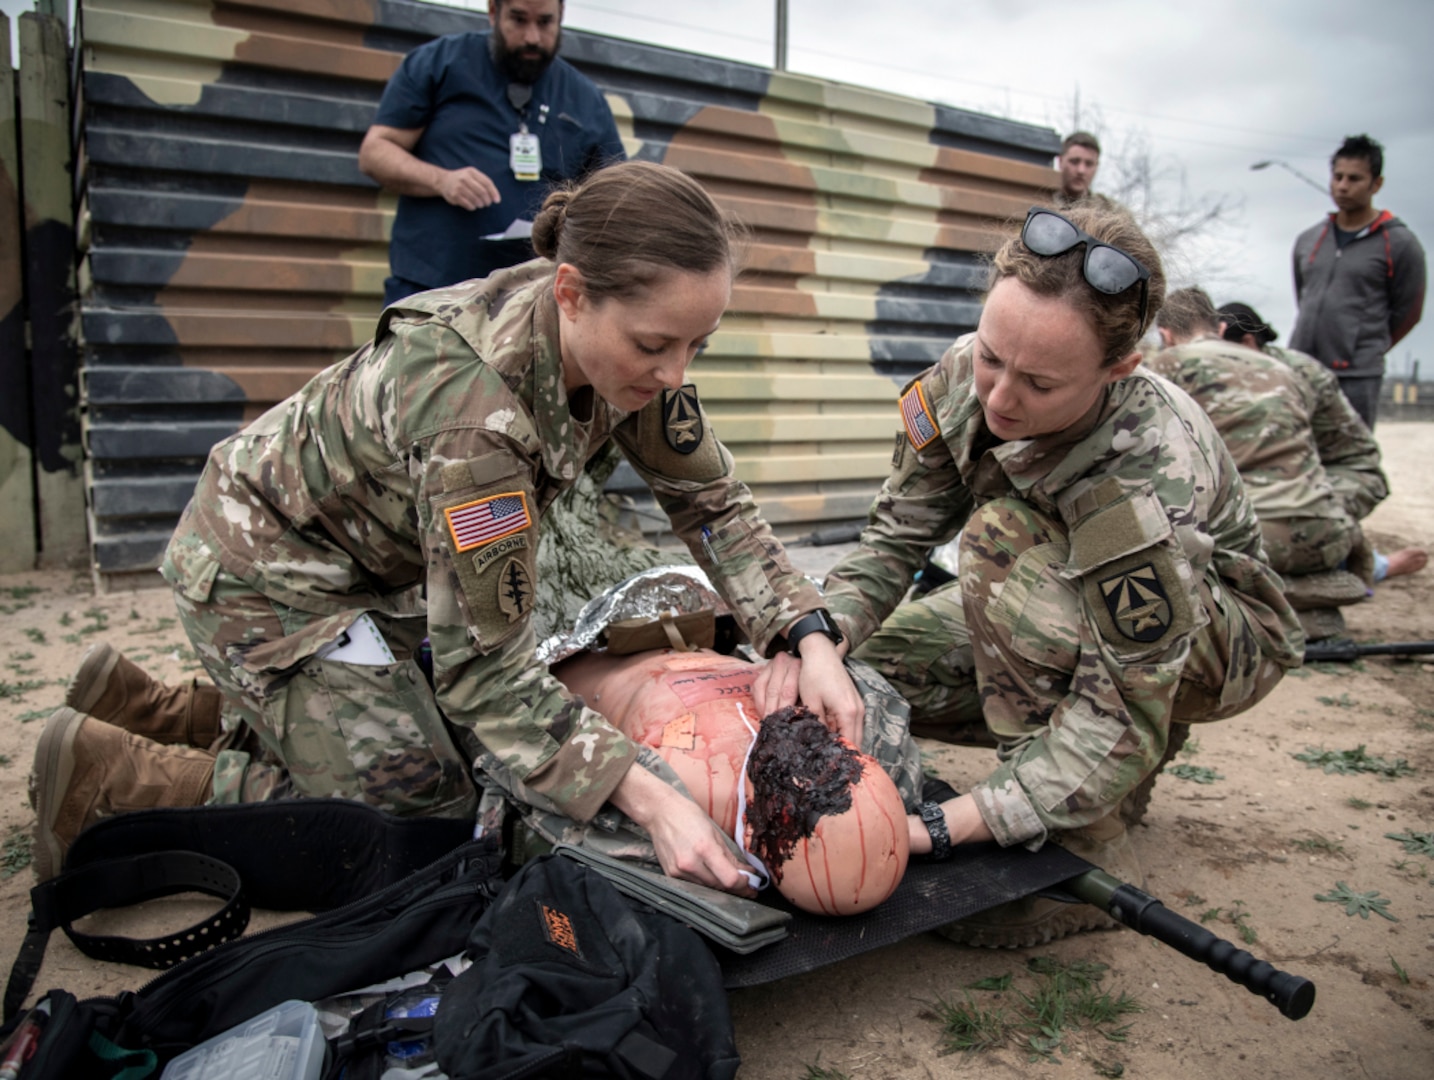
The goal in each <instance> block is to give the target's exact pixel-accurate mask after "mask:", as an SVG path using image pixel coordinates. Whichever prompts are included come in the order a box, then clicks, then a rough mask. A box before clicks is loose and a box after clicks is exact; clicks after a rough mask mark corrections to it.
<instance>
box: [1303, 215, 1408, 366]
mask: <svg viewBox="0 0 1434 1080" xmlns="http://www.w3.org/2000/svg"><path fill="white" fill-rule="evenodd" d="M1334 218H1335V215H1334V214H1330V215H1329V217H1328V218H1326V219H1325V220H1324V221H1322V222H1321V223H1320V224H1318V225H1316V226H1314V227H1313V228H1311V229H1307V230H1306V231H1305V232H1302V233H1301V234H1300V236H1299V239H1297V240H1296V241H1295V252H1294V261H1295V298H1296V299H1297V300H1298V302H1299V307H1300V310H1299V318H1298V320H1297V321H1296V322H1295V329H1294V332H1293V333H1292V334H1291V335H1290V348H1292V349H1299V350H1301V351H1302V352H1307V353H1309V354H1310V355H1311V356H1313V357H1315V358H1316V359H1318V360H1319V362H1320V363H1322V364H1324V365H1325V367H1327V368H1330V369H1332V370H1333V371H1334V373H1335V374H1336V375H1338V376H1339V377H1340V378H1342V379H1348V378H1369V377H1375V376H1380V375H1383V374H1384V354H1385V353H1387V352H1388V351H1389V349H1390V347H1391V346H1392V345H1393V344H1394V342H1396V341H1398V340H1399V339H1400V338H1402V337H1403V336H1404V335H1405V334H1407V333H1409V331H1410V330H1412V329H1414V326H1415V324H1416V323H1418V322H1419V317H1420V315H1422V314H1423V313H1424V281H1425V267H1424V249H1423V248H1422V247H1420V246H1419V241H1418V240H1417V239H1415V237H1414V234H1413V233H1412V232H1410V231H1409V228H1408V226H1406V225H1405V224H1404V222H1402V221H1400V220H1399V219H1398V218H1396V217H1395V216H1394V215H1393V214H1391V213H1390V212H1389V211H1388V210H1384V211H1381V212H1380V215H1379V216H1378V217H1377V218H1375V219H1374V221H1372V222H1371V223H1370V224H1369V225H1367V226H1365V228H1364V229H1362V230H1361V231H1360V233H1359V235H1358V236H1356V237H1355V238H1354V239H1353V240H1351V241H1350V242H1349V243H1348V244H1346V245H1345V246H1344V248H1343V249H1341V248H1340V247H1339V245H1338V244H1336V243H1335V238H1334Z"/></svg>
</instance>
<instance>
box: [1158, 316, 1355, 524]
mask: <svg viewBox="0 0 1434 1080" xmlns="http://www.w3.org/2000/svg"><path fill="white" fill-rule="evenodd" d="M1145 365H1146V367H1148V368H1149V369H1150V370H1151V371H1154V372H1156V373H1157V374H1159V375H1162V376H1164V377H1165V378H1167V379H1169V380H1170V381H1171V382H1173V383H1174V384H1175V385H1176V386H1178V387H1180V389H1182V390H1184V391H1185V392H1186V393H1187V394H1189V395H1190V396H1191V397H1192V398H1194V399H1195V402H1196V404H1198V405H1199V406H1200V408H1202V409H1204V410H1205V414H1206V415H1207V416H1209V417H1210V420H1211V421H1212V422H1213V423H1214V425H1215V430H1216V431H1218V432H1219V433H1220V437H1221V438H1222V439H1224V440H1225V445H1226V446H1227V447H1229V449H1230V456H1231V457H1233V458H1234V459H1235V466H1236V467H1237V468H1238V469H1239V470H1240V476H1241V478H1242V479H1243V480H1244V481H1245V491H1246V493H1247V494H1248V495H1249V497H1250V502H1251V504H1252V505H1253V506H1254V508H1255V513H1256V514H1257V515H1259V516H1260V517H1261V518H1266V519H1269V520H1271V521H1276V520H1284V519H1288V518H1330V519H1334V518H1343V517H1344V516H1345V514H1344V502H1343V500H1342V499H1340V497H1339V496H1338V495H1337V494H1336V493H1335V490H1334V486H1333V485H1332V484H1331V483H1330V480H1329V477H1328V476H1327V475H1326V474H1325V470H1324V466H1323V465H1321V464H1320V456H1319V449H1318V448H1317V447H1316V446H1315V440H1314V433H1313V431H1312V428H1311V420H1312V418H1311V416H1310V412H1309V407H1308V400H1307V398H1306V395H1305V392H1304V389H1305V388H1304V384H1303V383H1301V381H1300V380H1299V379H1298V378H1296V376H1295V374H1294V372H1293V371H1292V370H1291V369H1290V368H1289V366H1288V365H1286V364H1282V363H1280V362H1279V361H1278V360H1275V359H1273V358H1271V357H1268V356H1265V355H1264V354H1263V353H1260V352H1256V351H1255V350H1253V349H1247V348H1245V347H1244V346H1243V345H1237V344H1234V343H1233V342H1229V341H1222V340H1220V339H1219V338H1203V339H1201V340H1199V341H1192V342H1190V343H1188V344H1185V345H1176V346H1174V347H1173V348H1169V349H1165V350H1163V351H1161V352H1159V353H1156V354H1155V355H1154V356H1152V357H1150V358H1148V359H1147V360H1146V361H1145Z"/></svg>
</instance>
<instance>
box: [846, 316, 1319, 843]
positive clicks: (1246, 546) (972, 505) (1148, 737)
mask: <svg viewBox="0 0 1434 1080" xmlns="http://www.w3.org/2000/svg"><path fill="white" fill-rule="evenodd" d="M972 363H973V357H972V345H971V340H970V339H969V338H968V339H963V340H961V341H958V342H956V344H955V345H953V346H952V347H951V349H949V350H948V351H947V353H946V355H945V356H944V357H943V358H942V359H941V361H940V362H939V363H937V364H936V365H935V366H934V367H932V368H931V369H929V370H928V371H927V372H926V373H925V374H923V375H922V376H920V377H919V378H918V379H917V380H915V381H914V382H913V383H911V384H910V385H909V386H908V387H907V389H906V391H905V392H904V393H903V395H902V409H901V412H902V418H903V421H904V423H903V429H902V431H901V432H900V433H899V434H898V435H897V442H896V449H895V455H894V460H893V470H892V474H891V476H890V477H889V478H888V479H887V481H886V483H885V485H884V486H883V488H882V490H881V493H880V494H879V495H878V496H877V498H876V501H875V502H874V503H873V505H872V508H871V512H870V517H869V521H868V525H867V527H866V530H865V531H864V532H863V534H862V538H861V546H860V548H859V549H858V550H857V551H855V552H853V553H852V554H850V555H848V556H847V557H846V558H844V559H843V560H842V561H841V562H840V563H839V564H838V565H837V566H836V568H835V569H833V571H832V572H831V574H830V575H828V577H827V580H826V586H825V591H826V597H827V606H828V608H829V609H830V610H831V612H832V614H833V616H834V617H835V618H836V620H837V622H838V623H839V624H840V625H841V628H842V630H843V631H845V632H846V633H847V634H848V635H850V637H851V639H852V640H853V642H854V643H860V642H862V641H864V640H866V638H867V637H868V636H870V635H871V634H872V633H873V632H874V631H875V630H876V628H877V627H878V626H879V625H880V624H881V622H882V621H883V620H884V619H885V618H886V616H887V615H888V614H890V613H891V612H892V611H893V610H894V608H895V607H896V605H897V603H898V602H899V601H900V599H901V597H902V596H903V594H904V593H905V591H906V588H907V586H908V585H909V584H910V583H911V580H912V577H913V574H914V573H915V571H916V570H917V569H918V567H919V566H920V565H921V564H922V561H923V560H924V558H925V556H926V554H927V552H928V550H929V549H930V548H932V547H933V546H935V545H939V544H943V543H945V542H947V541H948V540H950V539H951V538H952V537H953V536H955V535H956V533H957V532H958V530H960V529H961V528H962V527H963V526H964V525H965V524H966V522H967V519H968V518H969V517H970V516H971V515H972V513H973V510H975V509H976V508H978V507H980V506H982V505H984V504H986V503H988V502H991V501H992V500H995V499H1016V500H1020V501H1022V502H1024V503H1026V504H1028V505H1029V506H1031V507H1032V509H1033V510H1034V511H1036V512H1038V513H1039V514H1041V515H1043V516H1044V517H1045V518H1048V519H1050V520H1051V521H1053V522H1056V523H1060V524H1062V525H1063V526H1064V529H1065V531H1066V533H1067V536H1068V538H1069V554H1068V556H1066V558H1065V560H1064V564H1063V565H1062V566H1060V567H1056V568H1055V570H1056V572H1057V573H1058V577H1059V579H1060V580H1061V581H1062V582H1065V583H1068V584H1069V585H1070V586H1071V587H1072V588H1073V589H1075V590H1078V595H1079V596H1080V597H1081V599H1080V601H1079V604H1078V608H1077V610H1078V612H1079V614H1078V615H1073V616H1072V619H1073V621H1071V622H1067V621H1066V620H1064V619H1063V618H1060V617H1054V618H1052V619H1043V620H1037V621H1033V622H1032V623H1031V624H1030V625H1029V626H1028V627H1027V629H1026V631H1025V632H1026V635H1027V636H1026V637H1024V638H1020V639H1019V640H1018V641H1017V642H1016V648H1017V649H1019V650H1020V652H1021V654H1022V655H1023V656H1027V657H1054V656H1068V655H1072V654H1075V655H1078V657H1079V664H1080V668H1079V672H1078V673H1077V672H1072V671H1066V672H1065V674H1064V677H1063V680H1062V679H1061V673H1060V672H1057V671H1052V679H1053V683H1052V689H1053V695H1052V696H1053V698H1056V699H1058V700H1055V701H1054V702H1053V707H1052V711H1051V713H1050V714H1049V716H1048V717H1047V718H1046V728H1045V730H1046V731H1048V732H1056V731H1058V730H1059V731H1062V738H1064V739H1066V741H1067V743H1069V741H1070V740H1072V739H1074V740H1077V741H1079V740H1080V739H1082V738H1084V737H1085V736H1084V735H1083V734H1082V732H1091V731H1095V730H1097V729H1099V731H1101V732H1111V731H1121V732H1127V733H1129V736H1128V737H1125V738H1121V739H1118V740H1115V741H1113V742H1111V741H1109V740H1107V741H1106V742H1105V743H1102V745H1103V746H1107V748H1108V749H1107V750H1106V751H1102V753H1105V755H1106V760H1103V761H1102V762H1100V763H1099V764H1097V765H1095V766H1091V767H1089V768H1088V767H1087V765H1088V764H1089V763H1088V762H1087V761H1086V760H1085V758H1083V757H1082V756H1081V755H1080V754H1070V753H1067V750H1068V749H1069V747H1068V746H1065V745H1062V746H1056V745H1054V744H1053V742H1052V740H1050V739H1047V738H1041V737H1028V738H1025V739H1024V740H1023V741H1020V742H1019V743H1016V744H1014V745H1013V747H1012V748H1011V749H1010V751H1009V753H1008V752H1005V751H1003V760H1002V763H1001V765H1000V766H999V767H998V768H997V770H996V771H995V772H994V773H992V775H991V776H989V777H988V778H986V779H985V780H983V781H982V782H981V783H980V784H978V785H976V786H975V788H973V793H974V794H976V796H977V798H978V801H980V800H982V799H983V798H985V797H986V796H987V795H990V798H988V799H987V800H986V801H988V802H990V801H992V800H993V799H994V800H995V801H996V802H1001V801H1002V800H1003V799H1004V801H1005V802H1006V803H1012V804H1014V803H1016V802H1021V803H1023V804H1027V803H1029V802H1031V801H1032V800H1039V799H1041V798H1042V797H1043V794H1042V793H1031V795H1030V797H1029V798H1028V797H1027V796H1024V795H1023V796H1019V797H1017V796H1016V795H1015V794H1011V795H1010V796H1009V798H1007V797H1006V796H1005V795H1002V794H1001V793H1003V792H1010V791H1012V790H1013V789H1014V788H1016V787H1018V786H1019V785H1020V784H1021V783H1022V782H1023V781H1022V779H1021V778H1022V777H1030V776H1034V775H1041V776H1046V775H1056V774H1062V773H1063V772H1064V773H1069V772H1070V771H1071V769H1072V768H1073V767H1075V766H1074V765H1073V764H1072V763H1073V762H1074V763H1075V764H1076V765H1079V766H1080V768H1081V773H1080V775H1079V776H1078V777H1070V776H1064V775H1063V776H1062V782H1063V784H1064V786H1063V787H1062V788H1061V790H1062V791H1066V792H1069V791H1070V790H1072V785H1074V788H1075V789H1079V791H1080V793H1081V794H1080V797H1081V798H1086V799H1089V800H1090V801H1092V802H1105V803H1106V805H1107V806H1108V805H1109V803H1110V801H1111V800H1114V801H1118V800H1119V799H1120V797H1121V796H1122V795H1123V794H1124V791H1120V792H1114V791H1105V790H1096V789H1092V790H1090V791H1087V790H1086V788H1087V787H1089V786H1090V783H1092V782H1093V781H1092V780H1091V777H1093V776H1098V777H1108V776H1124V777H1125V778H1126V788H1127V789H1128V788H1129V787H1130V786H1133V784H1134V783H1138V782H1139V778H1140V777H1141V776H1143V775H1144V774H1145V773H1147V772H1149V771H1150V770H1151V769H1153V768H1155V766H1156V764H1157V762H1158V760H1159V757H1160V753H1161V750H1162V749H1163V747H1164V746H1165V741H1166V738H1167V735H1168V730H1169V725H1170V721H1171V718H1172V715H1173V713H1174V711H1175V707H1176V695H1177V692H1178V691H1179V690H1180V688H1181V686H1182V677H1183V674H1184V673H1185V672H1186V669H1187V667H1188V666H1189V665H1190V664H1191V663H1192V662H1193V661H1194V659H1195V658H1194V656H1193V652H1192V645H1193V643H1194V640H1195V637H1196V634H1195V632H1196V631H1197V630H1199V629H1201V628H1202V627H1204V626H1205V625H1207V624H1208V623H1209V621H1210V614H1209V611H1208V609H1207V604H1211V603H1213V604H1215V605H1217V606H1218V607H1219V608H1220V610H1221V611H1222V612H1229V613H1231V625H1232V627H1233V628H1234V629H1232V630H1231V632H1232V633H1239V634H1241V635H1243V636H1244V638H1245V640H1244V641H1242V642H1241V643H1240V644H1241V648H1240V649H1239V650H1237V651H1238V652H1239V654H1241V655H1243V656H1246V657H1254V656H1258V657H1261V658H1262V659H1261V660H1260V661H1259V664H1260V666H1263V665H1265V664H1266V663H1267V662H1271V663H1272V664H1273V665H1275V666H1277V667H1278V668H1279V669H1285V668H1289V667H1293V666H1296V665H1297V664H1298V663H1299V662H1300V658H1301V652H1302V649H1303V644H1304V641H1303V635H1302V634H1301V632H1300V628H1299V623H1298V621H1297V619H1296V617H1295V614H1294V612H1293V611H1292V610H1291V609H1290V606H1289V604H1288V602H1287V601H1286V600H1285V597H1284V595H1283V591H1282V583H1281V581H1280V578H1279V576H1278V575H1277V574H1275V572H1274V571H1273V570H1271V569H1270V567H1269V566H1268V564H1267V563H1266V562H1265V559H1264V551H1263V548H1262V544H1261V536H1260V528H1259V523H1258V521H1257V519H1256V517H1255V513H1254V510H1253V509H1252V507H1251V506H1250V502H1249V499H1248V498H1247V497H1246V495H1245V491H1244V486H1243V484H1242V483H1241V481H1240V477H1239V473H1238V472H1237V470H1236V469H1235V465H1234V462H1233V461H1232V460H1231V458H1230V455H1229V451H1228V450H1226V449H1225V445H1224V443H1223V442H1222V441H1221V440H1220V437H1219V435H1218V434H1217V433H1216V432H1215V429H1214V428H1213V427H1212V426H1211V424H1210V421H1209V419H1208V418H1207V417H1206V416H1205V414H1204V413H1203V412H1201V411H1200V409H1199V407H1198V406H1197V405H1196V404H1195V403H1194V402H1193V401H1191V400H1190V398H1189V397H1187V396H1186V395H1184V394H1182V393H1180V392H1179V391H1177V390H1176V389H1175V388H1174V387H1172V386H1171V385H1170V384H1169V383H1167V382H1166V381H1165V380H1163V379H1161V378H1159V377H1157V376H1154V375H1152V374H1150V373H1149V372H1146V371H1144V370H1142V369H1139V368H1137V369H1136V371H1135V372H1134V373H1133V374H1132V375H1130V376H1129V377H1127V378H1125V379H1123V380H1120V381H1118V382H1115V383H1113V384H1111V385H1110V386H1109V387H1108V388H1107V390H1106V393H1105V395H1104V397H1103V399H1102V400H1101V401H1099V402H1098V403H1097V404H1096V405H1095V406H1094V407H1093V408H1092V409H1091V411H1090V412H1089V413H1088V414H1087V415H1086V416H1085V417H1083V418H1082V419H1081V420H1080V421H1078V422H1077V423H1075V424H1074V425H1072V426H1071V427H1070V428H1068V429H1067V430H1065V431H1062V432H1059V433H1056V434H1052V435H1047V436H1042V437H1040V438H1036V439H1026V440H1018V441H1014V442H1000V441H999V440H997V439H996V438H995V437H994V436H993V435H992V434H991V433H990V431H989V429H988V428H987V427H986V425H985V422H984V419H983V416H982V411H981V405H980V402H979V401H978V400H977V398H976V394H975V387H974V381H973V374H972ZM1137 564H1138V566H1139V567H1140V569H1141V570H1143V571H1148V572H1150V573H1151V574H1152V575H1153V576H1154V577H1156V578H1158V579H1159V581H1160V584H1161V588H1162V590H1163V592H1164V594H1165V595H1166V596H1168V598H1169V606H1170V609H1171V611H1172V612H1174V613H1175V614H1174V616H1173V617H1172V618H1171V619H1170V621H1169V623H1168V625H1164V626H1162V627H1158V628H1157V633H1158V636H1157V637H1156V638H1154V639H1153V640H1152V641H1151V642H1150V643H1149V644H1145V643H1142V642H1141V641H1137V640H1133V639H1131V637H1130V635H1129V633H1125V634H1122V633H1121V631H1120V630H1119V629H1117V628H1116V625H1115V624H1117V623H1118V619H1116V620H1112V618H1110V617H1108V613H1107V612H1106V611H1105V606H1106V605H1104V604H1102V601H1101V599H1100V597H1098V596H1097V595H1096V594H1097V592H1098V591H1099V585H1100V584H1101V581H1102V579H1103V578H1107V577H1111V576H1112V575H1111V574H1109V573H1107V571H1110V570H1112V568H1113V569H1114V570H1115V571H1119V570H1120V568H1121V567H1122V566H1127V565H1129V566H1135V565H1137ZM1116 576H1118V574H1117V575H1116ZM1127 576H1129V575H1127ZM951 588H955V586H951ZM934 595H937V594H933V596H934ZM928 599H930V598H928ZM1107 599H1108V598H1107ZM1110 614H1114V613H1113V612H1112V613H1110ZM1242 614H1243V617H1241V616H1242ZM1053 623H1058V625H1053ZM1017 636H1018V638H1019V634H1018V635H1017ZM1137 636H1142V635H1137ZM956 644H959V643H956V642H953V647H954V646H955V645H956ZM1226 644H1228V643H1226ZM1232 655H1233V653H1232ZM980 662H981V661H980V659H979V658H978V659H977V663H978V665H979V664H980ZM1216 666H1218V665H1216ZM1077 674H1078V677H1077ZM1239 674H1240V676H1241V679H1242V681H1243V682H1244V683H1245V684H1248V683H1249V682H1250V681H1251V676H1252V674H1253V673H1252V672H1247V671H1242V672H1240V673H1239ZM1233 675H1234V673H1233V672H1231V676H1232V678H1231V682H1232V683H1233V682H1234V681H1235V680H1234V679H1233ZM1060 685H1065V686H1066V689H1065V690H1064V691H1061V690H1060V689H1059V686H1060ZM1211 690H1212V692H1213V695H1214V696H1215V697H1216V698H1219V697H1220V694H1221V688H1220V687H1219V686H1214V687H1212V688H1211ZM1241 692H1242V693H1243V691H1241ZM1220 704H1222V705H1223V704H1225V702H1223V701H1221V702H1220ZM1230 704H1231V705H1233V706H1236V707H1238V706H1239V702H1231V703H1230ZM1225 715H1228V713H1225ZM1038 734H1039V733H1037V732H1035V731H1032V732H1031V733H1030V735H1031V736H1037V735H1038ZM1086 756H1087V757H1088V756H1089V755H1086ZM1136 757H1139V758H1141V760H1139V761H1136V760H1133V758H1136ZM1078 759H1079V760H1078ZM1126 759H1132V760H1126ZM1092 770H1093V771H1092ZM1087 774H1090V775H1089V776H1088V775H1087ZM1127 774H1128V775H1127ZM1065 781H1069V783H1065ZM1099 787H1100V785H1099V784H1097V785H1096V788H1099ZM997 796H999V797H997ZM1071 797H1072V798H1074V797H1075V796H1071ZM1043 805H1044V803H1043ZM1081 812H1082V813H1085V811H1081ZM1068 816H1070V817H1071V818H1072V820H1075V819H1076V817H1077V815H1076V814H1074V813H1072V814H1071V815H1068ZM983 817H986V820H987V823H988V824H991V821H992V818H991V816H989V815H987V814H985V812H984V811H983ZM1089 818H1090V814H1088V813H1086V814H1085V818H1084V819H1082V820H1089ZM1052 820H1054V819H1052ZM997 824H998V825H1000V824H1002V823H1001V822H998V823H997ZM1027 824H1029V827H1027V828H1023V829H1017V828H1010V829H1006V830H1005V831H1004V832H999V831H998V838H1000V839H1001V840H1002V842H1003V843H1010V842H1016V841H1023V840H1026V839H1029V838H1030V837H1032V836H1039V835H1040V834H1041V831H1042V829H1043V827H1044V826H1043V825H1041V824H1040V823H1039V822H1028V823H1027ZM995 827H996V826H993V828H995Z"/></svg>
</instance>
